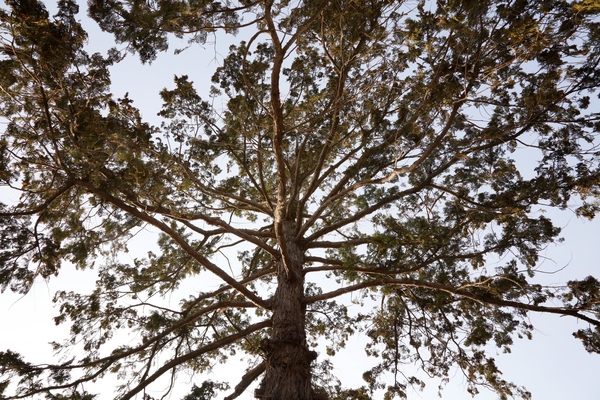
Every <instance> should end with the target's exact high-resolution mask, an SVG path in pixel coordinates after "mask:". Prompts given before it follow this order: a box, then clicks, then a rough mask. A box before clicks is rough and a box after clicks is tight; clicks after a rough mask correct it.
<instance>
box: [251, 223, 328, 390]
mask: <svg viewBox="0 0 600 400" xmlns="http://www.w3.org/2000/svg"><path fill="white" fill-rule="evenodd" d="M291 228H292V226H291V224H290V225H286V226H285V228H284V230H285V233H284V238H285V239H287V240H288V241H287V246H286V247H287V249H286V250H287V252H288V256H289V257H288V264H291V265H288V266H287V268H286V267H285V266H284V263H283V260H280V261H279V263H278V278H277V279H278V285H277V290H276V292H275V295H274V297H273V303H272V304H273V321H272V324H273V325H272V334H271V338H270V339H265V340H263V342H262V343H261V344H262V349H263V350H264V352H265V356H266V362H267V366H266V370H265V375H264V378H263V381H262V383H261V385H260V387H259V388H258V389H257V390H256V391H255V397H256V398H257V399H262V400H312V398H313V397H312V387H311V372H310V363H311V361H312V360H313V359H314V358H315V356H316V353H314V352H311V351H309V349H308V347H307V346H306V333H305V328H304V322H305V312H306V307H305V306H304V305H303V302H302V300H303V297H304V274H303V273H302V265H303V258H304V254H303V251H302V249H300V248H299V247H298V246H297V244H296V243H294V242H293V239H292V238H293V232H291ZM290 261H291V263H290ZM288 273H289V274H290V275H291V276H288Z"/></svg>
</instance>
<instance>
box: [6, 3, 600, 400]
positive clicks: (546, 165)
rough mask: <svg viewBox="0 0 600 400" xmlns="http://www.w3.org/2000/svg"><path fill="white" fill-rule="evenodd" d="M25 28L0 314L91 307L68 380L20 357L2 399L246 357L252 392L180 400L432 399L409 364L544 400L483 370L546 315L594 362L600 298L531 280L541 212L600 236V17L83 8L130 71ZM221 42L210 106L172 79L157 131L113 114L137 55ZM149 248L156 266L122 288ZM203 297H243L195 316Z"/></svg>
mask: <svg viewBox="0 0 600 400" xmlns="http://www.w3.org/2000/svg"><path fill="white" fill-rule="evenodd" d="M6 3H7V7H5V8H4V9H0V98H1V102H0V118H1V120H2V121H3V125H2V133H1V139H0V181H1V184H2V185H3V189H2V190H3V192H6V191H10V192H11V193H18V194H19V196H20V197H19V200H18V202H16V203H7V204H4V203H1V204H0V229H1V231H0V288H1V289H2V291H5V290H6V289H10V290H12V291H14V292H18V293H23V294H24V293H27V292H28V290H29V289H30V288H31V286H32V284H33V283H34V282H35V280H36V279H38V278H43V279H52V278H53V277H54V276H56V275H58V274H60V272H61V268H64V266H65V265H66V264H72V265H75V266H76V267H77V268H78V269H82V270H86V269H87V270H93V271H94V273H95V274H97V281H96V288H95V289H94V290H93V291H92V292H91V293H76V292H67V291H59V292H57V293H56V295H55V299H54V301H55V302H56V304H57V315H56V317H55V319H54V320H55V322H56V324H67V325H69V326H70V337H69V338H67V339H66V340H65V341H64V342H63V343H55V344H54V348H55V350H56V352H57V353H58V355H57V358H56V360H54V362H51V363H48V364H34V363H31V362H29V361H28V360H26V359H25V358H24V357H22V356H21V355H20V354H18V353H17V352H15V351H13V350H10V349H2V351H1V352H0V374H1V379H0V398H2V399H17V398H31V397H33V396H35V395H37V394H46V396H47V398H49V399H92V398H94V396H95V394H94V393H88V392H86V391H85V389H84V387H85V383H86V382H90V381H97V380H101V379H103V378H105V377H107V376H109V375H111V374H114V375H116V376H118V377H119V379H121V381H120V382H121V383H122V386H120V387H119V388H118V392H116V393H114V398H117V399H120V400H126V399H132V398H142V397H143V398H144V399H151V397H150V395H149V394H148V393H146V391H147V389H148V388H149V387H150V386H151V385H152V384H153V382H155V381H156V380H157V379H159V378H160V377H161V376H175V375H176V374H177V373H181V372H187V373H191V374H201V373H203V372H206V371H210V369H211V368H212V366H213V365H214V363H216V362H223V361H225V360H227V359H228V357H231V356H232V355H233V354H244V355H245V356H246V360H247V361H248V368H247V370H246V372H245V373H243V374H242V375H241V376H239V377H237V378H236V379H237V380H236V381H233V380H231V381H230V382H225V383H219V382H212V381H205V382H204V383H203V384H202V385H201V386H200V387H196V386H195V387H193V388H190V394H189V395H188V396H187V397H186V398H185V400H194V399H209V398H212V397H214V396H215V395H216V393H217V392H218V391H220V390H225V391H226V392H225V393H226V394H227V396H226V397H225V399H227V400H232V399H235V398H237V397H239V396H240V395H241V393H243V392H244V391H245V390H246V389H247V388H254V392H253V395H254V397H255V398H257V399H267V400H324V399H330V400H344V399H365V400H366V399H372V398H375V396H383V397H384V398H385V399H386V400H387V399H393V398H405V397H406V395H407V387H409V386H411V385H414V386H417V387H419V386H421V385H423V382H422V381H421V380H420V379H419V378H418V377H416V376H405V375H404V374H403V373H402V366H403V365H405V364H417V365H418V366H419V367H420V368H421V369H422V370H423V371H425V372H426V373H427V374H428V375H429V376H431V377H437V378H439V379H440V380H441V381H442V382H445V381H447V380H448V379H449V377H450V375H451V372H452V371H453V370H454V368H458V369H459V370H460V371H462V372H463V374H464V376H465V377H466V379H467V382H468V385H469V391H470V392H471V393H477V390H478V387H481V386H485V387H488V388H491V389H492V390H494V391H496V392H497V393H498V396H499V398H501V399H505V398H507V397H511V396H515V397H522V398H529V397H530V394H529V393H528V392H527V391H526V390H525V389H524V388H521V387H519V386H516V385H515V384H513V383H511V382H508V381H506V380H504V379H503V378H502V376H501V372H500V371H499V369H498V367H497V366H496V363H495V361H494V357H493V354H490V351H489V349H490V348H492V347H493V346H496V347H498V348H500V349H503V350H506V351H508V350H509V349H510V347H511V345H512V344H513V340H514V339H515V338H516V337H530V336H531V335H532V331H533V329H534V327H533V326H532V325H531V324H530V322H529V319H528V315H529V314H530V313H546V314H556V316H557V317H558V316H567V317H572V318H576V319H578V320H580V321H581V325H580V326H581V328H580V329H579V330H578V331H577V332H575V333H574V336H575V337H576V338H578V339H580V340H581V341H582V343H583V345H584V346H585V349H586V350H587V351H589V352H592V353H600V282H599V281H598V279H596V278H595V277H593V276H589V277H587V278H584V279H581V280H573V281H568V282H564V283H563V284H562V285H557V286H547V285H544V284H542V283H540V281H539V279H538V276H537V274H536V272H537V267H538V263H539V257H540V252H542V251H543V249H544V248H545V247H546V246H547V245H548V244H551V243H553V242H556V241H558V240H560V229H559V227H557V226H556V224H555V223H553V221H552V220H551V219H550V218H549V217H546V216H545V215H544V214H543V213H541V212H540V210H541V209H542V208H545V209H548V208H557V209H573V210H574V212H575V213H576V214H577V215H578V216H579V217H582V218H589V219H592V218H593V217H594V216H595V215H596V213H597V212H598V210H599V209H600V203H599V195H600V157H599V155H600V151H599V148H598V145H599V137H598V134H599V132H600V113H598V112H595V111H594V107H593V105H594V102H597V101H598V100H596V97H597V92H596V91H597V89H598V88H599V87H600V69H599V68H598V64H599V62H600V47H599V45H600V22H599V21H600V19H599V14H600V3H598V2H597V1H595V0H583V1H563V0H476V1H473V0H464V1H460V0H437V1H433V0H419V1H394V0H304V1H287V0H285V1H283V0H282V1H276V0H241V1H237V0H228V1H223V2H220V1H208V0H180V1H167V0H165V1H162V0H161V1H154V0H89V2H88V14H89V15H90V16H91V17H92V18H93V19H94V20H95V21H96V22H97V23H98V25H99V26H100V27H101V28H102V30H104V31H106V32H109V33H111V34H113V35H114V38H115V43H116V44H118V45H119V46H120V47H121V49H120V50H119V49H117V48H115V49H111V50H110V51H108V52H107V53H106V54H99V53H95V54H89V53H88V52H87V51H86V40H87V33H86V32H85V31H84V29H83V28H82V26H81V25H80V23H79V22H78V19H77V13H78V11H79V7H78V5H77V4H76V3H75V2H74V1H72V0H60V1H59V2H58V13H57V14H56V15H54V16H50V15H49V13H48V11H47V10H46V8H45V6H44V5H43V4H42V3H40V2H38V1H37V0H6ZM213 34H214V35H224V34H231V35H236V36H235V37H236V38H237V39H238V42H237V44H235V45H233V46H231V47H230V48H229V52H228V54H227V55H226V57H224V59H223V60H222V63H221V65H220V66H219V67H218V68H216V70H215V71H214V73H213V74H212V76H211V78H210V80H211V84H212V87H211V90H210V92H208V93H199V92H198V91H197V90H196V88H195V86H194V83H193V82H192V81H191V80H190V78H189V77H188V76H185V75H182V76H175V78H174V83H173V85H172V86H171V87H169V88H165V89H163V90H162V91H161V93H160V95H161V98H162V100H163V106H162V110H161V112H160V114H159V116H160V118H161V120H162V123H159V124H153V123H151V122H149V121H144V119H143V118H142V113H141V112H140V110H138V109H137V108H136V105H135V103H134V101H133V100H134V99H130V98H129V96H124V97H123V98H115V97H116V96H113V95H112V94H111V86H110V84H111V80H110V68H111V66H113V65H115V64H116V63H118V62H120V61H121V60H122V59H123V57H125V56H127V54H126V53H127V52H130V53H133V54H135V55H137V56H139V58H140V60H141V61H142V62H144V63H151V62H152V61H154V60H155V59H156V58H157V57H161V56H162V53H163V52H165V51H167V50H168V49H169V46H170V45H171V44H172V42H173V38H182V39H184V40H187V41H188V44H189V46H201V45H203V44H204V43H205V42H206V41H207V38H208V37H209V35H213ZM217 41H218V36H217ZM178 51H185V49H183V50H178ZM190 68H194V66H190ZM208 76H210V75H208ZM524 157H525V158H526V160H524V159H523V158H524ZM5 201H6V200H5ZM143 226H150V227H152V228H153V229H154V230H155V231H156V232H159V233H158V235H157V242H156V244H155V245H154V246H153V247H152V250H151V251H148V252H147V254H146V255H145V256H144V257H139V258H136V259H135V260H134V261H133V262H126V261H124V258H123V257H121V255H122V254H123V253H124V252H126V251H127V246H128V243H129V242H130V240H131V238H132V236H133V235H134V234H135V233H136V232H137V231H138V230H139V229H140V227H143ZM223 252H227V254H230V255H233V256H232V257H230V261H231V262H229V263H225V262H223V260H222V258H219V257H218V255H219V254H222V253H223ZM236 256H237V260H236V259H235V257H236ZM207 277H211V278H213V279H218V280H220V282H221V286H220V287H219V288H218V289H216V290H206V291H204V290H203V291H196V292H186V291H183V290H182V289H181V284H182V283H183V282H184V281H187V280H195V281H197V282H199V283H202V282H203V281H204V280H206V279H208V278H207ZM173 296H179V297H178V298H180V299H181V300H180V301H179V303H178V306H177V307H173V306H170V305H165V303H164V302H161V301H160V299H165V298H172V297H173ZM351 296H352V299H353V301H355V302H358V303H360V304H362V305H363V307H362V308H361V309H360V311H356V308H353V309H352V311H351V310H349V307H348V305H349V303H350V298H351ZM557 319H558V318H557ZM128 331H132V332H135V333H136V334H137V336H136V337H137V341H135V342H128V343H127V344H122V343H117V342H116V341H115V338H118V336H119V335H121V334H123V332H128ZM361 332H362V333H364V335H365V336H366V337H367V338H368V340H369V343H368V344H367V347H366V352H367V354H368V355H371V356H373V357H375V358H376V360H377V364H376V366H375V367H373V368H370V369H368V370H367V371H365V373H364V375H363V376H364V380H365V382H364V384H363V385H362V386H361V384H360V383H358V384H357V387H352V388H346V387H342V386H341V385H340V384H339V383H337V381H336V380H335V377H334V376H333V374H332V368H333V367H334V366H333V365H332V364H331V362H330V361H329V359H328V355H332V354H335V353H336V352H338V351H341V350H342V349H343V347H344V345H345V343H346V341H347V340H348V339H349V338H350V337H352V336H353V335H355V334H357V333H361ZM318 346H321V348H322V349H325V352H322V351H321V352H320V353H318V352H317V351H315V350H316V349H318V348H319V347H318ZM73 349H75V350H73ZM386 376H387V377H388V378H389V377H390V376H391V379H384V378H385V377H386ZM232 379H233V378H232ZM390 381H391V383H390Z"/></svg>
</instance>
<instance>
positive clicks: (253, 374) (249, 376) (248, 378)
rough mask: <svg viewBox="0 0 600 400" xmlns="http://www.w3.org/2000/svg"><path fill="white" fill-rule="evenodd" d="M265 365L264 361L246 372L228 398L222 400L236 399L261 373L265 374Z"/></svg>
mask: <svg viewBox="0 0 600 400" xmlns="http://www.w3.org/2000/svg"><path fill="white" fill-rule="evenodd" d="M266 366H267V363H266V362H265V361H263V362H261V363H260V364H258V365H257V366H256V367H254V368H252V369H251V370H250V371H248V372H246V373H245V374H244V376H242V380H241V381H240V383H238V384H237V385H236V386H235V390H234V391H233V393H231V394H230V395H229V396H227V397H225V398H224V399H223V400H233V399H237V398H238V397H239V396H240V395H241V394H242V393H244V390H246V389H247V388H248V386H250V385H251V384H252V382H254V381H255V380H256V379H257V378H258V377H259V376H260V375H261V374H262V373H263V372H265V368H266Z"/></svg>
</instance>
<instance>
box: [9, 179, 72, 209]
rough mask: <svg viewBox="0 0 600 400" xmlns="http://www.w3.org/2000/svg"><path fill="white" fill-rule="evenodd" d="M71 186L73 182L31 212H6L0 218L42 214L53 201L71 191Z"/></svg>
mask: <svg viewBox="0 0 600 400" xmlns="http://www.w3.org/2000/svg"><path fill="white" fill-rule="evenodd" d="M73 186H75V183H74V182H68V183H67V184H66V185H65V186H63V187H61V188H60V189H58V190H57V191H56V193H54V194H53V195H52V196H50V198H48V199H47V200H46V201H45V202H43V203H42V204H40V205H39V206H37V207H36V208H34V209H32V210H26V211H15V212H8V213H0V217H11V216H20V215H33V214H37V213H39V212H42V211H44V210H45V209H46V208H48V206H49V205H50V204H51V203H52V202H53V201H54V200H56V199H57V198H59V197H60V196H61V195H63V194H64V193H66V192H68V191H69V189H71V188H72V187H73Z"/></svg>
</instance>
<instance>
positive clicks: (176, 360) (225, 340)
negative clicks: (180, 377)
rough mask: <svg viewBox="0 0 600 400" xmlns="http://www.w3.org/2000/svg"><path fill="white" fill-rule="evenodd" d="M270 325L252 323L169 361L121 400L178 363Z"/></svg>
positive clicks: (266, 323) (127, 397) (136, 392)
mask: <svg viewBox="0 0 600 400" xmlns="http://www.w3.org/2000/svg"><path fill="white" fill-rule="evenodd" d="M269 326H271V321H270V320H265V321H262V322H259V323H256V324H254V325H250V326H249V327H248V328H246V329H244V330H243V331H240V332H238V333H235V334H233V335H230V336H226V337H224V338H223V339H219V340H217V341H215V342H212V343H211V344H208V345H206V346H202V347H200V348H199V349H197V350H194V351H191V352H189V353H187V354H184V355H182V356H179V357H177V358H174V359H172V360H171V361H169V362H168V363H166V364H165V365H163V366H162V367H160V368H159V369H157V370H156V372H154V373H153V374H152V375H150V376H149V377H148V378H147V379H145V380H143V381H142V382H140V383H139V384H138V385H137V386H136V387H135V388H133V389H132V390H130V391H129V392H128V393H127V394H125V396H123V397H121V398H120V400H129V399H131V398H133V397H134V396H135V395H136V394H138V393H139V392H141V391H142V390H143V389H144V388H146V387H147V386H148V385H150V384H151V383H152V382H154V381H155V380H156V379H158V378H160V377H161V376H162V375H163V374H164V373H165V372H167V371H169V370H170V369H172V368H175V367H177V366H178V365H181V364H183V363H185V362H186V361H188V360H192V359H194V358H196V357H199V356H201V355H202V354H205V353H208V352H210V351H213V350H217V349H220V348H221V347H223V346H226V345H228V344H230V343H233V342H235V341H236V340H238V339H241V338H243V337H245V336H247V335H249V334H251V333H253V332H256V331H258V330H261V329H264V328H268V327H269Z"/></svg>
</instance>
